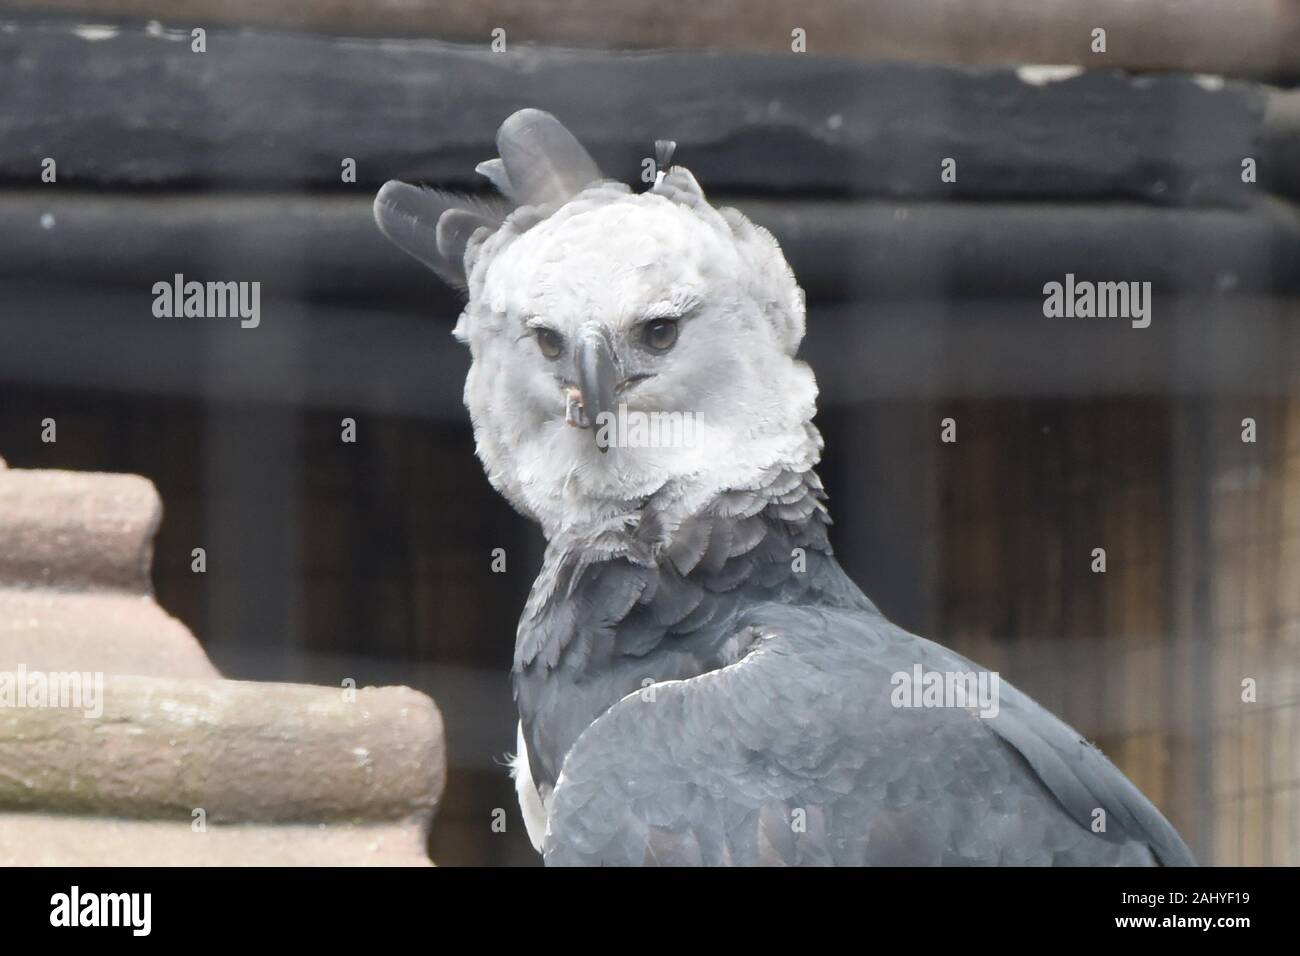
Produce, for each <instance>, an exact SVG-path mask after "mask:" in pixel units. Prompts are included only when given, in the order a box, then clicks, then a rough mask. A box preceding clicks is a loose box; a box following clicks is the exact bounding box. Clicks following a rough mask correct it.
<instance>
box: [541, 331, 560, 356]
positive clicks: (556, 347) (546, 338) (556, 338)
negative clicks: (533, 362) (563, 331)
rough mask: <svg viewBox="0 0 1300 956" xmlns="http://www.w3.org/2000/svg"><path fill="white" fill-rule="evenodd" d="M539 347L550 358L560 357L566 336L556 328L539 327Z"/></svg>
mask: <svg viewBox="0 0 1300 956" xmlns="http://www.w3.org/2000/svg"><path fill="white" fill-rule="evenodd" d="M537 347H538V348H539V349H541V350H542V354H543V355H545V356H546V357H547V358H548V359H553V358H559V356H560V353H561V352H563V351H564V336H562V335H560V333H559V332H556V331H555V330H554V329H547V328H539V329H538V330H537Z"/></svg>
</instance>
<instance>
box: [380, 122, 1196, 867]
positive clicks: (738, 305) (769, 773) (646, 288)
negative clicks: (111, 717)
mask: <svg viewBox="0 0 1300 956" xmlns="http://www.w3.org/2000/svg"><path fill="white" fill-rule="evenodd" d="M497 149H498V152H499V154H500V156H499V158H497V159H493V160H489V161H487V162H485V163H483V164H481V165H480V166H479V171H480V172H481V173H482V174H483V175H484V176H485V177H486V178H487V179H488V180H489V181H490V182H491V183H492V184H493V186H495V187H496V190H497V191H498V192H499V193H500V194H501V199H499V200H495V199H494V200H487V201H483V200H475V199H471V198H468V197H465V196H459V195H455V194H450V193H446V192H440V191H437V190H430V189H421V188H417V187H415V186H410V185H407V184H405V183H399V182H389V183H387V184H386V185H385V186H384V187H383V188H382V189H381V190H380V192H379V194H378V196H377V197H376V199H375V207H374V208H375V218H376V221H377V222H378V225H379V228H380V229H381V230H382V231H383V232H384V234H385V235H387V236H388V237H389V238H390V239H392V240H393V241H394V242H395V243H396V244H397V245H398V246H400V247H401V248H402V249H403V250H405V251H406V252H408V253H410V254H411V255H412V256H414V257H415V258H417V259H419V260H420V261H421V262H423V263H425V264H426V265H427V266H429V267H430V268H432V269H433V270H434V271H435V272H436V273H437V274H438V275H440V276H442V277H443V278H444V279H446V280H448V281H449V282H452V283H454V284H456V285H457V286H459V287H461V288H463V289H464V290H465V291H466V292H467V294H468V302H467V304H466V306H465V309H464V311H463V313H462V314H461V316H460V319H459V321H458V323H457V325H456V328H455V335H456V337H457V338H458V339H459V340H460V341H462V342H464V343H466V344H467V345H468V346H469V349H470V353H471V356H472V364H471V368H470V371H469V375H468V378H467V380H466V382H465V404H466V406H467V407H468V409H469V413H470V417H471V419H472V421H473V425H474V436H475V439H476V442H477V451H478V455H479V457H480V458H481V459H482V461H483V465H484V467H485V469H486V471H487V476H488V479H489V480H490V481H491V483H492V485H493V486H494V487H495V488H496V489H497V490H499V491H500V492H501V493H502V494H503V495H505V496H506V498H508V499H509V500H510V502H511V503H512V504H513V505H514V506H515V507H516V508H517V509H519V510H520V511H521V512H522V513H523V514H525V515H527V516H529V517H531V518H533V519H535V520H536V521H537V522H539V523H540V525H541V527H542V530H543V531H544V533H545V535H546V538H547V548H546V555H545V560H544V565H543V567H542V570H541V573H540V575H539V576H538V578H537V581H536V582H535V584H534V585H533V589H532V593H531V596H530V597H529V599H528V602H527V605H526V607H525V608H524V611H523V615H522V618H521V619H520V622H519V629H518V634H517V641H516V645H515V657H514V667H513V683H514V692H515V699H516V701H517V703H518V707H519V752H518V754H517V755H516V757H515V758H514V759H515V763H514V772H515V777H516V785H517V789H518V792H519V798H520V804H521V807H522V809H523V813H524V818H525V822H526V824H527V827H528V832H529V836H530V837H531V838H532V840H533V842H534V845H535V846H536V847H537V848H538V850H539V851H540V852H541V853H542V854H543V856H544V858H545V860H546V862H547V863H548V864H611V865H644V864H667V865H684V864H704V865H737V866H744V865H763V864H769V865H898V864H907V865H912V864H917V865H921V864H927V865H958V864H1003V865H1068V864H1083V865H1165V866H1171V865H1190V864H1193V863H1194V861H1193V859H1192V856H1191V853H1190V852H1189V851H1188V849H1187V847H1186V846H1185V845H1184V843H1183V841H1182V840H1181V839H1180V838H1179V836H1178V834H1177V833H1176V832H1175V831H1174V829H1173V827H1171V826H1170V824H1169V823H1168V822H1167V821H1166V820H1165V819H1164V817H1162V816H1161V815H1160V813H1159V811H1157V810H1156V808H1155V807H1154V806H1152V804H1151V803H1150V802H1149V801H1148V800H1147V799H1146V798H1145V797H1144V796H1143V795H1142V794H1141V793H1140V792H1139V791H1138V790H1137V788H1135V787H1134V786H1133V784H1132V783H1130V782H1129V781H1128V780H1127V779H1126V778H1125V777H1124V775H1123V774H1121V773H1120V772H1119V770H1117V769H1116V768H1115V766H1114V765H1113V764H1111V763H1110V761H1109V760H1107V759H1106V758H1105V757H1104V756H1103V755H1102V754H1101V752H1100V751H1098V750H1097V749H1096V748H1095V747H1093V746H1092V745H1091V744H1089V743H1088V742H1087V741H1085V740H1084V739H1082V738H1081V737H1080V735H1079V734H1078V733H1077V732H1075V731H1074V730H1072V729H1071V728H1070V727H1068V726H1066V725H1065V724H1064V723H1062V722H1061V721H1060V720H1058V719H1057V718H1056V717H1054V716H1053V715H1052V714H1050V713H1048V712H1047V711H1045V710H1044V709H1043V708H1042V707H1040V706H1039V705H1038V704H1036V703H1035V702H1034V701H1033V700H1031V699H1030V698H1028V697H1027V696H1025V695H1024V694H1022V693H1020V692H1019V691H1017V690H1016V689H1015V688H1013V687H1011V686H1010V685H1009V684H1007V683H1005V682H1002V683H1001V684H1000V685H999V686H998V687H997V690H998V692H999V693H998V695H997V700H996V706H995V707H977V706H976V705H975V701H974V696H975V694H974V686H975V684H974V682H975V681H976V680H977V679H978V677H979V676H980V675H983V676H985V677H988V676H989V675H987V673H986V672H984V671H982V669H981V668H979V667H978V666H976V665H975V664H973V663H971V662H970V661H968V660H966V659H965V658H963V657H961V656H960V655H958V654H956V653H954V652H953V651H951V650H948V649H947V648H945V647H943V646H941V645H939V644H936V643H933V642H931V641H928V640H926V639H924V638H921V637H917V636H915V635H913V634H909V633H907V632H905V631H903V630H902V629H900V628H898V627H896V626H895V625H893V624H892V623H890V622H889V621H888V620H886V619H885V618H884V617H883V616H882V615H881V614H880V612H879V611H878V610H877V609H876V607H875V605H874V604H872V602H871V601H870V600H868V599H867V597H866V596H864V595H863V593H862V592H861V591H860V590H859V589H858V588H857V586H856V585H855V584H854V583H853V582H852V581H851V580H849V578H848V576H847V575H846V574H845V573H844V571H843V570H842V569H841V568H840V566H839V564H838V562H837V561H836V559H835V557H834V556H833V554H832V552H831V546H830V543H829V541H828V536H827V529H828V526H829V524H830V518H829V517H828V514H827V507H826V502H825V499H826V496H825V494H824V493H823V491H822V485H821V482H820V481H819V480H818V478H817V474H816V472H815V471H814V468H815V466H816V465H817V462H818V460H819V457H820V451H821V447H822V440H821V436H820V435H819V434H818V432H817V429H816V428H815V427H814V426H813V424H812V419H813V416H814V414H815V412H816V397H817V386H816V381H815V379H814V377H813V373H812V371H811V370H810V369H809V367H808V366H807V365H806V364H805V363H804V362H802V361H800V360H799V359H797V358H796V351H797V349H798V347H799V343H800V340H801V339H802V338H803V334H804V298H803V293H802V291H801V290H800V288H799V286H798V284H797V283H796V281H795V278H794V276H793V274H792V273H791V270H790V267H789V266H788V265H787V263H786V261H785V257H784V256H783V255H782V253H781V250H780V248H779V247H778V245H777V243H776V241H775V240H774V239H773V238H772V236H771V235H770V234H769V233H768V232H767V231H766V230H764V229H762V228H760V227H758V226H755V225H754V224H752V223H751V222H750V221H749V220H748V219H746V218H745V217H744V216H743V215H741V214H740V213H739V212H737V211H736V210H734V209H728V208H715V207H714V206H712V205H711V204H710V203H709V202H708V201H707V200H706V198H705V196H704V193H703V191H702V190H701V188H700V185H699V184H698V183H697V182H696V180H695V178H694V177H693V176H692V175H691V173H690V172H689V171H688V170H686V169H684V168H682V167H681V166H674V167H672V168H671V169H667V170H664V171H660V173H659V174H658V176H657V177H656V181H655V183H654V185H653V186H651V187H650V188H649V189H646V190H644V191H640V192H637V191H634V190H632V189H630V188H629V187H628V186H626V185H623V184H620V183H616V182H612V181H609V180H606V179H603V178H602V177H601V173H600V170H599V169H598V168H597V166H596V164H595V163H594V162H593V161H592V159H591V157H590V156H589V155H588V153H587V152H586V150H584V149H583V147H582V146H581V145H580V144H579V143H578V142H577V140H576V139H575V138H574V137H573V136H572V135H571V134H570V133H569V131H568V130H566V129H565V128H564V127H563V126H562V125H561V124H560V123H559V122H558V121H557V120H556V119H555V118H554V117H553V116H551V115H550V114H548V113H544V112H540V111H538V110H522V111H520V112H518V113H515V114H514V115H512V116H511V117H509V118H508V119H507V120H506V121H505V122H504V123H503V124H502V126H501V128H500V132H499V133H498V135H497ZM659 152H660V154H661V158H664V157H666V155H667V154H668V153H670V152H671V144H660V147H659ZM615 413H618V414H622V415H624V417H625V418H626V419H627V420H629V421H630V420H631V418H632V417H633V416H638V415H639V416H641V419H640V420H641V421H643V422H650V423H651V424H653V422H654V420H655V419H654V418H653V416H654V415H655V414H656V413H658V414H659V415H660V420H664V421H686V420H687V418H688V416H689V420H690V421H691V422H692V423H693V426H694V427H693V432H692V433H691V434H690V435H689V438H690V439H691V440H689V441H687V440H676V441H663V440H660V441H657V442H656V441H654V440H651V441H644V440H642V441H636V440H633V436H634V431H635V429H634V428H627V429H626V430H624V431H623V432H619V430H618V429H616V428H613V427H611V423H612V422H614V421H617V420H618V415H617V414H615ZM677 413H680V414H677ZM674 416H675V417H674ZM673 434H678V435H681V434H684V432H683V431H682V430H680V429H679V430H678V431H677V432H675V433H673ZM611 436H613V437H611ZM670 437H671V436H670ZM661 438H662V434H661ZM934 675H939V676H940V678H941V679H942V680H944V681H946V683H945V684H944V685H943V686H944V687H945V688H947V689H948V690H951V691H953V693H952V694H948V695H947V696H944V695H942V694H940V693H938V692H936V693H935V694H934V695H933V696H930V695H929V693H928V690H927V691H926V693H925V694H923V693H922V689H921V688H922V685H926V686H927V687H928V688H929V689H934V685H933V683H932V682H931V681H932V679H933V678H934ZM918 677H919V678H920V679H919V680H916V678H918ZM909 681H913V682H914V683H915V685H916V686H915V687H913V688H911V689H910V690H909V689H908V687H907V686H906V685H907V684H908V682H909ZM963 688H965V690H966V693H965V694H964V695H962V694H958V693H957V692H960V691H961V690H962V689H963ZM911 690H915V693H914V694H913V693H911ZM903 691H907V692H906V693H903ZM918 703H920V704H921V706H908V705H909V704H911V705H916V704H918Z"/></svg>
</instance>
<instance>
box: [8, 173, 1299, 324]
mask: <svg viewBox="0 0 1300 956" xmlns="http://www.w3.org/2000/svg"><path fill="white" fill-rule="evenodd" d="M349 188H350V189H351V193H352V194H351V195H350V196H342V195H340V196H324V195H316V196H294V195H283V194H275V195H225V194H218V195H207V196H192V195H186V194H167V195H159V194H149V195H145V196H129V195H128V196H122V195H116V196H115V195H111V194H103V193H93V192H81V191H77V190H72V189H67V188H64V187H62V186H47V187H41V188H36V189H29V190H22V191H15V192H10V193H8V194H7V195H5V196H4V198H3V201H0V279H14V280H30V281H35V282H41V283H44V284H46V285H47V286H49V287H57V286H66V285H69V284H73V285H82V286H105V287H118V288H122V289H124V290H127V291H130V292H133V294H135V295H138V296H142V297H143V298H142V299H141V301H142V302H145V303H146V304H148V303H149V302H151V301H152V298H151V296H150V295H149V290H150V289H151V288H152V286H153V284H154V283H155V282H158V281H171V279H172V276H174V275H175V274H176V273H181V274H183V275H186V276H188V277H190V278H195V279H199V280H201V281H209V280H213V281H215V280H222V281H225V280H240V281H252V280H257V281H260V282H261V283H262V294H263V295H264V296H265V297H268V298H275V299H280V300H302V301H306V302H320V303H329V304H332V305H336V306H337V305H346V304H352V305H355V306H357V307H359V308H362V309H365V310H399V311H405V312H408V313H411V314H427V315H436V316H440V317H442V318H443V319H444V321H445V324H446V326H447V327H450V321H451V319H452V317H454V316H455V314H456V312H457V311H459V299H458V298H457V297H456V296H454V295H452V294H451V293H450V292H449V291H448V290H447V289H446V288H445V287H444V286H443V285H442V283H441V282H439V281H438V280H437V279H435V278H434V277H433V275H432V273H430V272H428V271H426V270H425V269H423V268H421V267H420V266H419V265H418V264H417V263H416V262H414V261H413V260H411V259H408V258H407V257H406V256H404V255H403V254H402V253H400V252H399V251H398V250H397V249H396V248H395V247H394V246H392V245H391V244H390V243H389V242H387V241H386V240H385V239H384V238H383V237H382V236H381V235H380V234H379V231H378V230H377V229H376V228H375V225H374V223H373V221H372V219H371V214H370V190H369V188H368V187H364V186H354V187H349ZM736 205H737V206H738V207H739V208H740V209H741V210H742V211H744V212H745V213H747V214H748V215H750V216H751V217H752V218H753V219H754V220H755V221H757V222H758V223H760V224H762V225H764V226H766V227H767V228H769V229H770V230H772V232H773V233H774V234H775V235H776V237H777V239H778V240H780V242H781V244H782V247H783V249H784V250H785V253H786V256H787V257H788V258H789V260H790V262H791V264H792V266H793V268H794V270H795V274H796V275H797V276H798V278H799V281H800V283H801V284H802V285H803V286H804V288H805V290H806V291H807V292H808V295H809V297H810V298H811V299H813V300H814V301H832V300H852V301H856V302H861V303H871V302H876V301H881V300H889V299H911V300H916V299H928V298H939V299H962V298H971V297H979V298H989V297H1007V298H1016V297H1023V296H1027V295H1037V294H1038V293H1039V291H1040V290H1041V288H1042V286H1043V284H1044V283H1045V282H1049V281H1052V280H1054V279H1060V278H1061V277H1062V276H1064V275H1065V274H1066V273H1067V272H1073V273H1077V274H1079V275H1080V276H1081V277H1082V276H1083V275H1084V274H1085V273H1086V274H1088V275H1091V276H1093V277H1100V278H1112V279H1137V280H1142V281H1149V282H1151V283H1152V284H1153V287H1154V289H1155V290H1156V291H1157V292H1158V293H1159V294H1161V295H1184V296H1190V295H1232V294H1237V295H1241V294H1265V295H1266V294H1270V293H1275V294H1300V270H1297V269H1296V268H1295V263H1297V262H1300V212H1298V211H1297V209H1296V207H1295V206H1293V205H1291V204H1290V203H1287V202H1284V201H1280V200H1274V199H1261V201H1259V202H1258V203H1256V204H1254V205H1253V206H1251V207H1250V208H1248V209H1244V210H1228V209H1197V208H1193V209H1184V208H1166V207H1157V206H1147V205H1139V204H1114V203H1108V204H1082V203H1076V204H1055V203H1044V204H1027V203H960V202H948V203H944V202H922V203H897V202H873V201H840V200H807V201H791V202H779V201H774V200H740V201H737V203H736Z"/></svg>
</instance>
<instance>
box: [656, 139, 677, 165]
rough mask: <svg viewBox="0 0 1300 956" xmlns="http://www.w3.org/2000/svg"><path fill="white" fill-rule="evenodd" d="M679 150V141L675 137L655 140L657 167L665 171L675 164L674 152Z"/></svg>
mask: <svg viewBox="0 0 1300 956" xmlns="http://www.w3.org/2000/svg"><path fill="white" fill-rule="evenodd" d="M676 152H677V141H676V140H673V139H657V140H655V169H657V170H659V171H661V172H662V171H665V170H667V169H668V167H669V166H671V165H672V164H673V154H674V153H676Z"/></svg>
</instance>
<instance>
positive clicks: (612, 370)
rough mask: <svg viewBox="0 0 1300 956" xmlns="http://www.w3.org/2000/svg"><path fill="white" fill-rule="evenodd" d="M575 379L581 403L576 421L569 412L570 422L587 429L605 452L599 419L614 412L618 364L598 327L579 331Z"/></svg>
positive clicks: (605, 444) (607, 340)
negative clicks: (602, 415)
mask: <svg viewBox="0 0 1300 956" xmlns="http://www.w3.org/2000/svg"><path fill="white" fill-rule="evenodd" d="M574 366H575V367H574V370H573V371H574V378H575V379H576V381H577V383H578V396H577V397H578V400H579V401H580V402H581V403H582V404H581V408H579V409H572V408H571V409H570V411H571V412H573V411H576V412H577V416H576V418H577V420H576V421H575V420H574V417H575V416H574V415H572V414H570V416H569V423H570V424H573V425H577V426H578V427H579V428H590V429H591V430H592V435H593V436H595V439H596V447H597V448H599V449H600V450H601V451H602V452H605V451H608V450H609V447H608V444H607V441H608V439H606V442H605V443H602V441H601V428H600V426H601V424H602V420H601V418H600V416H601V414H602V413H605V412H607V413H609V414H611V415H612V414H614V412H615V407H614V394H615V388H616V386H617V385H618V364H617V363H616V362H615V360H614V348H613V346H612V345H610V341H609V336H608V335H607V334H606V333H605V331H604V330H603V329H601V328H599V327H598V326H586V327H584V328H583V329H581V330H580V331H579V332H578V336H577V341H576V342H575V343H574Z"/></svg>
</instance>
